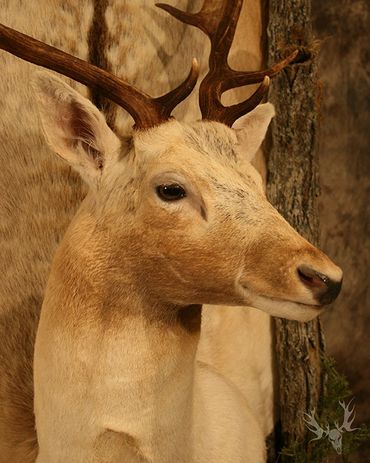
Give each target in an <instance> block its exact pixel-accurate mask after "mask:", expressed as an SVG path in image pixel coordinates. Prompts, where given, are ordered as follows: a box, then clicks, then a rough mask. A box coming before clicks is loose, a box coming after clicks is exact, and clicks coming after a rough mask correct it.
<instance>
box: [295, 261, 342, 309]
mask: <svg viewBox="0 0 370 463" xmlns="http://www.w3.org/2000/svg"><path fill="white" fill-rule="evenodd" d="M297 272H298V276H299V279H300V280H301V282H302V283H303V284H304V285H305V286H306V287H307V288H309V289H310V290H311V291H312V293H313V294H314V295H315V298H316V300H317V301H318V302H319V303H320V304H321V305H325V304H330V303H331V302H333V301H334V300H335V299H336V297H337V296H338V294H339V292H340V290H341V287H342V280H340V281H333V280H331V279H330V278H329V277H328V276H327V275H324V274H322V273H319V272H317V271H316V270H314V269H312V268H310V267H308V266H306V265H301V266H300V267H298V269H297Z"/></svg>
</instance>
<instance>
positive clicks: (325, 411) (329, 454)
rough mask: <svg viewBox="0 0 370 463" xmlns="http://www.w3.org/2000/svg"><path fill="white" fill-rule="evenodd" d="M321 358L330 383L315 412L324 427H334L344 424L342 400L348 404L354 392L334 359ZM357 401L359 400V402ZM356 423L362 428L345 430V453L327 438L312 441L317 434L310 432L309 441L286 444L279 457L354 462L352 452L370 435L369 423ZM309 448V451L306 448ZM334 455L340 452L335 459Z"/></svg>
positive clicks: (295, 462) (300, 462) (296, 461)
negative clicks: (351, 460)
mask: <svg viewBox="0 0 370 463" xmlns="http://www.w3.org/2000/svg"><path fill="white" fill-rule="evenodd" d="M321 360H322V368H323V373H324V376H325V384H326V386H325V391H324V394H323V396H322V397H321V399H320V404H319V410H320V413H319V414H317V413H316V415H315V416H316V419H317V421H318V423H320V425H321V427H322V428H323V429H326V426H327V425H329V426H330V429H332V428H334V423H335V422H337V423H339V424H341V423H342V420H343V409H342V408H341V407H340V405H339V401H343V400H345V402H346V404H347V403H348V402H349V401H350V400H351V397H352V393H351V391H350V389H349V385H348V381H347V380H346V378H345V377H344V376H343V375H341V374H340V373H339V372H338V371H337V369H336V366H335V361H334V359H332V358H329V357H326V356H322V359H321ZM353 403H354V404H355V402H353ZM302 419H303V417H302ZM352 427H353V428H359V429H358V430H356V431H353V432H345V431H344V432H343V434H342V439H343V440H342V453H341V455H338V454H337V452H336V451H335V450H334V448H333V446H332V445H331V443H330V442H329V440H328V439H327V438H322V439H319V440H316V441H313V442H309V441H310V440H311V439H314V438H315V435H314V434H313V433H311V432H308V433H307V437H306V442H305V443H302V442H296V443H294V444H293V445H291V446H290V447H289V448H286V447H285V448H283V449H282V451H281V452H280V454H281V456H280V458H279V459H278V461H284V462H285V461H286V462H289V463H325V462H329V461H330V462H332V461H335V462H341V463H350V455H351V454H353V452H354V451H355V450H356V449H357V448H358V447H359V445H360V444H361V443H362V442H364V441H365V440H367V439H369V438H370V426H369V425H366V424H362V425H360V424H359V423H357V422H356V420H355V421H354V423H353V424H352ZM304 444H307V445H304ZM307 448H308V451H306V449H307ZM334 456H336V458H335V459H334V458H333V457H334Z"/></svg>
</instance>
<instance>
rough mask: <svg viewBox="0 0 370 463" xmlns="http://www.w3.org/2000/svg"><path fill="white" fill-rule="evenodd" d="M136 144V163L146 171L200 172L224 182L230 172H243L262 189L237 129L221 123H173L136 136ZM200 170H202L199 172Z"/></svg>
mask: <svg viewBox="0 0 370 463" xmlns="http://www.w3.org/2000/svg"><path fill="white" fill-rule="evenodd" d="M133 142H134V148H135V160H136V162H137V163H139V164H143V165H144V169H145V166H146V167H147V168H149V166H153V165H156V164H157V165H158V166H163V168H166V167H173V168H174V169H176V168H181V169H182V170H183V171H188V172H187V173H189V174H191V173H192V172H194V169H196V170H197V173H201V174H202V175H203V176H207V177H209V176H211V174H215V175H217V177H218V178H219V179H220V181H221V179H222V177H223V175H224V174H225V173H226V172H228V173H229V174H231V175H233V174H236V177H240V173H241V172H242V173H243V180H244V181H245V180H247V179H248V177H249V175H250V178H249V180H250V181H251V183H253V184H254V183H256V184H257V185H258V187H259V186H260V184H261V180H260V176H259V174H258V173H257V171H256V170H255V169H254V168H253V166H252V165H251V164H250V163H249V162H247V156H246V153H244V152H243V145H242V143H240V142H239V140H238V138H237V135H236V132H235V130H233V129H231V128H229V127H227V126H225V125H224V124H220V123H218V122H212V121H198V122H194V123H191V124H185V123H180V122H178V121H176V120H171V121H169V122H167V123H166V124H162V125H161V126H160V127H155V128H153V129H150V130H146V131H140V132H137V133H135V134H134V137H133ZM200 167H203V169H202V171H200V170H199V171H198V168H199V169H200ZM204 168H206V170H204ZM207 174H208V175H207ZM231 186H232V185H231Z"/></svg>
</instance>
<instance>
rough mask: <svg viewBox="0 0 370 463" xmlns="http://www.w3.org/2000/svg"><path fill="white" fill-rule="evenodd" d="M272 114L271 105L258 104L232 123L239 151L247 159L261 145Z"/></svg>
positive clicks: (272, 108)
mask: <svg viewBox="0 0 370 463" xmlns="http://www.w3.org/2000/svg"><path fill="white" fill-rule="evenodd" d="M274 115H275V110H274V107H273V105H272V104H271V103H265V104H260V105H258V106H257V107H256V108H254V109H253V111H251V112H250V113H248V114H246V115H245V116H243V117H241V118H240V119H238V120H237V121H236V122H235V123H234V125H233V129H234V130H235V132H236V136H237V138H238V141H239V144H240V148H241V151H242V152H243V156H245V157H246V158H247V159H248V160H249V161H250V160H251V159H252V158H253V156H254V155H255V154H256V152H257V150H258V148H259V147H260V146H261V144H262V142H263V139H264V138H265V135H266V132H267V129H268V126H269V124H270V122H271V119H272V118H273V117H274Z"/></svg>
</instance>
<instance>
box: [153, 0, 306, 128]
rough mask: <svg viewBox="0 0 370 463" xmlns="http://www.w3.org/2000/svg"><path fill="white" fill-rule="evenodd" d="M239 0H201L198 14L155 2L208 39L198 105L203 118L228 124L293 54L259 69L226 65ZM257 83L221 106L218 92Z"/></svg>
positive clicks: (252, 103) (263, 90) (253, 103)
mask: <svg viewBox="0 0 370 463" xmlns="http://www.w3.org/2000/svg"><path fill="white" fill-rule="evenodd" d="M242 5H243V0H204V3H203V6H202V8H201V10H200V11H199V12H198V13H187V12H184V11H181V10H178V9H177V8H174V7H172V6H170V5H167V4H163V3H157V6H158V7H159V8H162V9H163V10H165V11H167V12H168V13H170V14H171V15H172V16H174V17H175V18H177V19H178V20H180V21H182V22H184V23H186V24H191V25H193V26H195V27H197V28H199V29H201V30H202V31H203V32H205V34H207V35H208V37H209V38H210V40H211V53H210V57H209V72H208V74H207V75H206V77H205V78H204V80H203V81H202V83H201V85H200V89H199V104H200V108H201V112H202V116H203V119H210V120H217V121H220V122H224V123H225V124H226V125H229V126H231V125H232V124H233V123H234V122H235V120H236V119H238V118H239V117H240V116H242V115H243V114H246V113H247V112H249V111H251V110H252V109H253V108H255V107H256V106H257V105H258V104H259V103H260V101H261V100H262V98H263V96H264V94H265V93H266V91H267V89H268V83H269V80H267V79H266V76H267V77H273V76H274V75H276V74H277V73H278V72H279V71H281V69H283V68H284V67H285V66H287V65H288V64H289V63H290V62H291V61H293V59H294V58H295V57H296V56H297V53H298V51H294V52H293V53H291V54H290V55H289V56H288V57H287V58H285V59H284V60H282V61H281V62H280V63H277V64H276V65H274V66H273V67H271V68H269V69H265V70H263V71H256V72H250V71H246V72H243V71H235V70H234V69H232V68H230V66H229V64H228V55H229V51H230V48H231V45H232V41H233V38H234V35H235V30H236V26H237V22H238V19H239V15H240V11H241V8H242ZM261 81H262V84H261V86H260V87H259V88H258V89H257V91H256V92H255V93H254V94H253V95H252V96H251V97H250V98H248V99H247V100H245V101H243V102H242V103H239V104H238V105H233V106H230V107H225V106H223V105H222V103H221V96H222V94H223V93H224V92H225V91H226V90H229V89H231V88H235V87H241V86H243V85H248V84H255V83H258V82H261Z"/></svg>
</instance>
